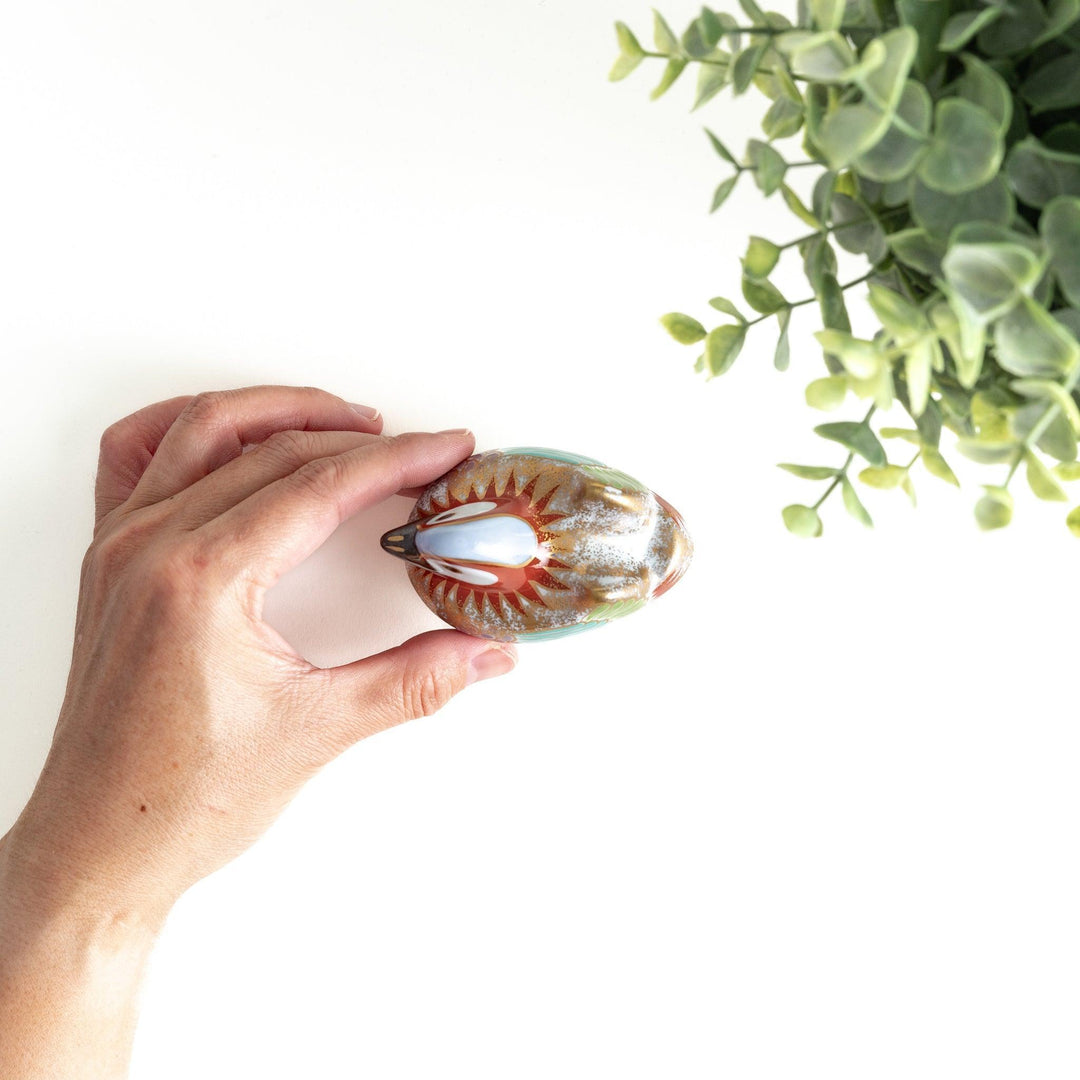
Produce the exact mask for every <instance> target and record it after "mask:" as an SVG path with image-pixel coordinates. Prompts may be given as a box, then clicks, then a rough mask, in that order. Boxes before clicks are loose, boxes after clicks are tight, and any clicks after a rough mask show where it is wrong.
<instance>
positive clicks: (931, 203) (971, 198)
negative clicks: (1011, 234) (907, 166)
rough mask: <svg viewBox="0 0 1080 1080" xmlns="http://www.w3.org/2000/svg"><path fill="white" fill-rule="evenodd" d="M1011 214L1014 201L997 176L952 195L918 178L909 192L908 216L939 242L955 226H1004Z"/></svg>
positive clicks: (1004, 184)
mask: <svg viewBox="0 0 1080 1080" xmlns="http://www.w3.org/2000/svg"><path fill="white" fill-rule="evenodd" d="M1015 211H1016V200H1015V199H1014V198H1013V195H1012V192H1011V191H1009V187H1008V184H1006V183H1005V178H1004V177H1003V176H1002V175H1001V174H1000V173H999V174H998V175H997V176H995V177H994V178H993V179H992V180H990V181H989V182H987V183H985V184H983V185H982V186H981V187H977V188H972V189H971V190H970V191H964V192H960V193H958V194H955V195H954V194H947V193H946V192H944V191H938V190H936V189H935V188H931V187H927V186H926V184H924V183H923V182H922V181H921V180H919V179H918V178H916V180H915V182H914V184H913V185H912V189H911V213H912V216H913V217H914V218H915V221H916V222H917V223H918V224H919V225H920V226H922V228H923V229H925V230H926V232H927V233H929V234H930V235H931V236H933V237H936V238H939V239H940V241H941V242H942V243H944V241H946V240H947V239H948V236H949V234H950V233H951V232H952V231H953V229H955V228H956V226H957V225H963V224H965V223H966V222H969V221H990V222H995V223H997V224H999V225H1008V224H1009V222H1010V221H1012V219H1013V214H1014V213H1015ZM942 254H944V251H942Z"/></svg>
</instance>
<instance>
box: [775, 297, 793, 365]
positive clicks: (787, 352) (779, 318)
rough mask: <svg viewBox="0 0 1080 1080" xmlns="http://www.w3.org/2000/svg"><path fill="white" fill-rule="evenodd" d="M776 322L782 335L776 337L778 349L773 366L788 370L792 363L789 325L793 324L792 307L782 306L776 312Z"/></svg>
mask: <svg viewBox="0 0 1080 1080" xmlns="http://www.w3.org/2000/svg"><path fill="white" fill-rule="evenodd" d="M776 323H777V326H779V328H780V336H779V337H778V338H777V339H776V351H775V352H774V353H773V367H774V368H776V370H777V371H787V369H788V365H789V364H790V363H791V345H790V344H789V343H788V326H789V325H790V324H791V308H789V307H785V308H781V309H780V310H779V311H778V312H777V313H776Z"/></svg>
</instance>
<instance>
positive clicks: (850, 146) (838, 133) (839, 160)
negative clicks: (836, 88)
mask: <svg viewBox="0 0 1080 1080" xmlns="http://www.w3.org/2000/svg"><path fill="white" fill-rule="evenodd" d="M891 123H892V114H891V113H889V112H882V111H881V110H880V109H877V108H875V107H874V106H872V105H867V104H865V103H861V102H860V103H859V104H858V105H838V106H836V107H835V108H833V109H831V110H829V111H828V112H827V113H826V114H825V116H824V117H823V118H822V121H821V124H820V126H819V127H818V128H817V130H811V132H810V135H811V138H812V139H813V141H814V143H815V144H816V146H817V147H818V149H819V150H820V151H821V153H822V154H823V155H824V156H825V159H826V160H827V161H828V163H829V167H830V168H832V169H844V168H847V166H849V165H850V164H851V163H852V162H853V161H855V160H856V159H858V158H859V157H861V156H862V155H863V154H865V153H866V152H867V151H868V150H870V149H871V147H873V146H874V145H875V144H876V143H877V142H878V140H879V139H880V138H881V137H882V136H883V135H884V134H885V132H886V131H888V130H889V125H890V124H891Z"/></svg>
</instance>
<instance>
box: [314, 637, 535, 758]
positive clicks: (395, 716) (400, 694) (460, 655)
mask: <svg viewBox="0 0 1080 1080" xmlns="http://www.w3.org/2000/svg"><path fill="white" fill-rule="evenodd" d="M516 664H517V650H516V649H515V648H514V646H513V645H510V644H506V643H504V642H496V641H485V640H483V639H482V638H475V637H471V636H470V635H468V634H463V633H461V632H460V631H459V630H432V631H430V632H428V633H426V634H419V635H417V636H416V637H414V638H410V639H409V640H408V641H406V642H404V643H403V644H401V645H398V646H397V647H396V648H394V649H388V650H387V651H386V652H381V653H377V654H376V655H375V656H368V657H365V658H364V659H363V660H357V661H355V662H354V663H352V664H344V665H342V666H341V667H336V668H327V669H325V670H324V672H323V673H322V674H323V675H324V677H325V678H326V679H327V681H328V683H329V686H328V689H329V691H330V697H331V699H332V702H333V712H334V713H335V715H337V716H340V717H341V721H340V724H339V728H340V736H341V738H342V741H343V742H344V743H345V745H351V744H352V743H354V742H357V741H358V740H359V739H364V738H366V737H367V736H368V735H374V734H375V733H376V732H377V731H383V730H385V729H386V728H389V727H393V726H394V725H395V724H400V723H402V722H403V721H405V720H413V719H415V718H416V717H418V716H430V715H431V714H432V713H434V712H437V711H438V710H439V709H441V708H442V707H443V706H444V705H445V704H446V703H447V702H448V701H449V700H450V699H451V698H452V697H453V696H454V695H455V694H458V693H460V692H461V691H462V690H464V689H465V687H466V686H469V685H471V684H472V683H474V682H479V681H480V680H482V679H490V678H493V677H495V676H496V675H504V674H506V673H507V672H508V671H511V670H513V668H514V666H515V665H516ZM341 749H344V746H342V747H341Z"/></svg>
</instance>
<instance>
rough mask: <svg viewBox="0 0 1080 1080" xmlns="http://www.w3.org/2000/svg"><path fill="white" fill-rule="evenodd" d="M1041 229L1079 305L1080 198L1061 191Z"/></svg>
mask: <svg viewBox="0 0 1080 1080" xmlns="http://www.w3.org/2000/svg"><path fill="white" fill-rule="evenodd" d="M1078 68H1080V65H1078ZM1039 232H1040V233H1041V234H1042V237H1043V239H1044V240H1045V242H1046V247H1047V250H1048V251H1049V252H1050V265H1051V268H1052V269H1053V271H1054V273H1055V274H1056V275H1057V279H1058V284H1059V285H1060V286H1061V291H1062V292H1063V293H1064V294H1065V298H1066V299H1067V300H1068V301H1069V303H1070V304H1072V306H1073V307H1075V308H1080V198H1075V197H1073V196H1068V195H1059V196H1058V197H1057V198H1056V199H1052V200H1051V201H1050V202H1049V203H1047V205H1046V208H1045V209H1044V210H1043V212H1042V217H1040V218H1039Z"/></svg>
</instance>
